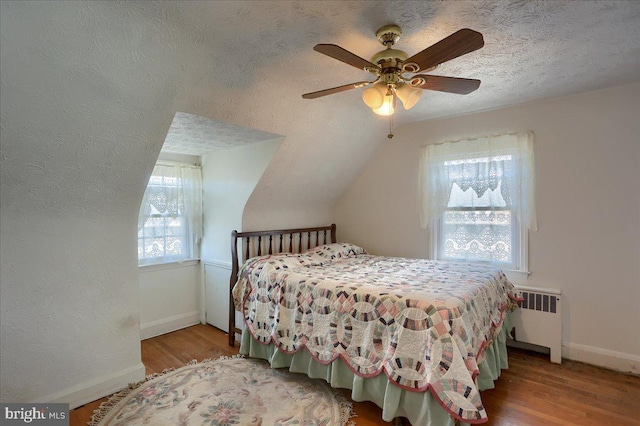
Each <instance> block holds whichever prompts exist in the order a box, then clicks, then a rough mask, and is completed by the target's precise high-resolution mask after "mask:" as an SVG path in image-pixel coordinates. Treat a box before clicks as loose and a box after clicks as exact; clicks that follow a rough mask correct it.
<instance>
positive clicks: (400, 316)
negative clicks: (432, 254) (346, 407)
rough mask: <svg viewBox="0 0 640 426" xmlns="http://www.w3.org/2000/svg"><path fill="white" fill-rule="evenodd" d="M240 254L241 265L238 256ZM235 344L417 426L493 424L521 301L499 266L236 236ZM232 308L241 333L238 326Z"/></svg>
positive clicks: (277, 236)
mask: <svg viewBox="0 0 640 426" xmlns="http://www.w3.org/2000/svg"><path fill="white" fill-rule="evenodd" d="M239 245H240V246H242V247H241V250H242V251H240V252H241V253H243V256H242V260H243V262H242V263H240V261H239V256H238V253H239V247H238V246H239ZM231 251H232V275H231V280H230V283H231V298H230V302H229V303H230V309H229V330H230V333H229V344H230V345H234V344H235V336H236V334H237V333H240V334H241V335H242V340H241V345H240V352H241V353H243V354H245V355H248V356H250V357H255V358H262V359H265V360H268V361H269V362H270V364H271V366H272V367H273V368H289V370H290V371H293V372H298V373H304V374H307V375H308V376H309V377H312V378H322V379H324V380H326V381H327V382H328V383H330V384H331V385H332V386H333V387H338V388H348V389H351V397H352V399H353V400H354V401H365V400H367V401H372V402H374V403H375V404H377V405H378V406H380V407H381V408H382V410H383V411H382V418H383V420H385V421H392V420H393V419H394V418H400V417H403V418H406V419H408V420H409V422H411V424H412V425H414V426H418V425H420V426H423V425H438V426H446V425H454V424H460V423H463V424H465V423H466V424H474V423H483V422H486V421H487V413H486V411H485V409H484V407H483V405H482V401H481V398H480V392H479V391H480V390H484V389H487V388H492V387H493V381H494V380H496V379H497V378H498V377H499V375H500V370H501V369H504V368H506V367H507V354H506V334H507V330H509V329H510V328H511V326H510V323H509V322H510V321H509V315H508V314H509V312H510V311H511V310H513V309H515V307H516V306H517V301H518V300H519V296H518V293H517V291H516V290H515V288H514V287H513V285H512V284H511V283H510V282H509V281H508V280H507V278H506V277H505V275H504V274H503V273H502V272H501V271H500V270H497V269H494V268H492V267H488V266H484V265H477V264H467V263H458V262H439V261H430V260H425V259H405V258H398V257H381V256H372V255H369V254H368V253H367V252H366V251H365V250H364V249H363V248H361V247H358V246H355V245H353V244H348V243H337V239H336V226H335V225H331V226H323V227H315V228H300V229H288V230H277V231H257V232H236V231H234V232H233V233H232V242H231ZM235 309H237V310H239V311H240V312H241V313H242V315H243V318H244V323H245V328H244V330H241V329H240V328H238V327H237V325H236V323H235Z"/></svg>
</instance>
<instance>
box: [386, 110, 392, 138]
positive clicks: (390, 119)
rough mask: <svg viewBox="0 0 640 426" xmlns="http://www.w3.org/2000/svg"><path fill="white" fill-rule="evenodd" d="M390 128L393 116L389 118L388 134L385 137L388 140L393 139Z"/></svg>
mask: <svg viewBox="0 0 640 426" xmlns="http://www.w3.org/2000/svg"><path fill="white" fill-rule="evenodd" d="M392 127H393V114H391V115H390V116H389V134H388V135H387V137H388V138H389V139H393V133H391V128H392Z"/></svg>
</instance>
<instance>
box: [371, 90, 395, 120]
mask: <svg viewBox="0 0 640 426" xmlns="http://www.w3.org/2000/svg"><path fill="white" fill-rule="evenodd" d="M394 97H395V96H394V95H393V93H392V92H389V93H387V94H386V95H385V96H384V101H383V102H382V106H381V107H380V108H374V109H373V112H375V113H376V114H378V115H391V114H393V113H394V112H395V105H394V104H395V102H394V100H395V99H394Z"/></svg>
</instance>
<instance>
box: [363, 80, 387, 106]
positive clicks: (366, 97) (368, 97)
mask: <svg viewBox="0 0 640 426" xmlns="http://www.w3.org/2000/svg"><path fill="white" fill-rule="evenodd" d="M386 93H387V85H386V84H384V83H381V82H379V83H376V84H374V85H373V86H371V87H369V88H368V89H365V90H364V91H363V92H362V100H363V101H364V103H365V104H367V106H368V107H369V108H371V109H376V108H381V107H382V105H383V103H384V97H385V95H386Z"/></svg>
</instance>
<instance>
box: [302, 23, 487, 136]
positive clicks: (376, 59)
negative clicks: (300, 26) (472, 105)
mask: <svg viewBox="0 0 640 426" xmlns="http://www.w3.org/2000/svg"><path fill="white" fill-rule="evenodd" d="M401 34H402V30H401V29H400V27H398V26H397V25H386V26H384V27H382V28H380V29H379V30H378V31H377V33H376V37H377V38H378V40H379V41H380V43H382V44H383V45H384V46H385V47H386V49H385V50H382V51H380V52H378V53H376V54H375V55H373V57H372V58H371V61H367V60H366V59H363V58H361V57H359V56H357V55H355V54H353V53H351V52H349V51H348V50H345V49H343V48H342V47H340V46H337V45H335V44H317V45H316V46H315V47H314V48H313V50H315V51H316V52H320V53H322V54H325V55H327V56H330V57H332V58H334V59H337V60H339V61H342V62H344V63H345V64H348V65H351V66H354V67H356V68H359V69H361V70H364V71H367V72H369V73H371V74H374V75H375V76H376V79H375V80H373V81H359V82H356V83H351V84H345V85H344V86H338V87H333V88H331V89H325V90H319V91H317V92H311V93H305V94H304V95H302V97H303V98H304V99H316V98H319V97H322V96H326V95H332V94H334V93H339V92H344V91H346V90H351V89H355V88H359V87H368V88H367V89H366V90H364V91H363V93H362V100H363V101H364V103H365V104H367V106H368V107H370V108H371V109H373V112H375V113H376V114H379V115H392V114H393V113H394V112H395V104H396V98H399V99H400V101H401V102H402V104H403V106H404V108H405V109H410V108H412V107H413V106H414V105H415V104H416V103H417V102H418V100H419V99H420V95H421V94H422V90H420V89H426V90H437V91H441V92H449V93H458V94H463V95H466V94H468V93H471V92H473V91H474V90H476V89H477V88H478V87H479V86H480V80H473V79H467V78H456V77H444V76H438V75H428V74H416V73H418V72H420V71H424V72H429V71H431V70H433V69H434V68H436V67H437V66H438V65H439V64H441V63H443V62H446V61H450V60H451V59H454V58H457V57H459V56H462V55H465V54H467V53H470V52H473V51H474V50H477V49H480V48H481V47H482V46H484V39H483V38H482V34H480V33H479V32H477V31H473V30H470V29H468V28H465V29H462V30H459V31H456V32H455V33H453V34H451V35H450V36H448V37H446V38H444V39H442V40H440V41H439V42H437V43H436V44H434V45H432V46H431V47H428V48H426V49H424V50H422V51H421V52H418V53H416V54H415V55H413V56H411V57H409V55H407V54H406V53H405V52H403V51H402V50H398V49H393V48H392V47H393V45H394V44H395V43H396V42H397V41H398V40H399V39H400V35H401ZM405 73H408V74H414V75H405ZM389 137H392V135H389Z"/></svg>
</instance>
